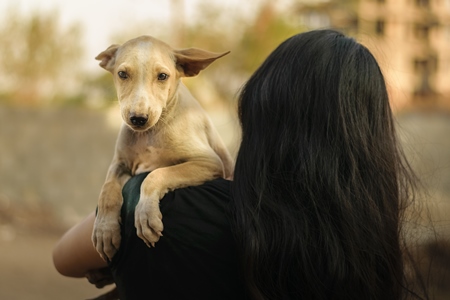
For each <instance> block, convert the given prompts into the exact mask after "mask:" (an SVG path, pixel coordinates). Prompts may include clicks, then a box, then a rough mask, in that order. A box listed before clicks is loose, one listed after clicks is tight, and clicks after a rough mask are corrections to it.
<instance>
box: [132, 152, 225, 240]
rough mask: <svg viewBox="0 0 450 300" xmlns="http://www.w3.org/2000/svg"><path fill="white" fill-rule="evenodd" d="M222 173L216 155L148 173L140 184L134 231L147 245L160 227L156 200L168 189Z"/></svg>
mask: <svg viewBox="0 0 450 300" xmlns="http://www.w3.org/2000/svg"><path fill="white" fill-rule="evenodd" d="M222 174H223V170H222V163H221V161H220V160H218V159H203V160H196V161H188V162H184V163H181V164H178V165H174V166H170V167H165V168H159V169H156V170H154V171H153V172H151V173H150V174H148V175H147V177H146V178H145V179H144V181H143V182H142V184H141V196H140V199H139V203H138V204H137V206H136V209H135V226H136V229H137V235H138V236H139V237H140V238H141V239H142V240H143V241H144V242H145V243H146V244H147V246H153V247H154V246H155V243H156V242H157V241H159V238H160V237H161V236H162V231H163V228H164V227H163V223H162V214H161V211H160V209H159V200H160V199H161V198H162V197H163V196H164V195H165V194H166V193H167V192H169V191H172V190H175V189H177V188H182V187H187V186H195V185H200V184H202V183H204V182H206V181H208V180H212V179H214V178H217V177H220V176H222Z"/></svg>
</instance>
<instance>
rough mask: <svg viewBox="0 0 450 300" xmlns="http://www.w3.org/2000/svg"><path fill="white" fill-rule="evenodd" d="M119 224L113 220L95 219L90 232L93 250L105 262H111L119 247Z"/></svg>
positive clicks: (116, 220)
mask: <svg viewBox="0 0 450 300" xmlns="http://www.w3.org/2000/svg"><path fill="white" fill-rule="evenodd" d="M120 240H121V236H120V224H119V220H118V219H115V218H99V217H98V216H97V218H96V219H95V223H94V230H93V232H92V242H93V244H94V247H95V249H96V250H97V252H98V253H99V254H100V256H101V257H102V258H103V259H104V260H105V261H108V260H109V261H111V260H112V258H113V256H114V255H115V254H116V252H117V250H119V247H120Z"/></svg>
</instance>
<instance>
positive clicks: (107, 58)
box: [95, 45, 120, 72]
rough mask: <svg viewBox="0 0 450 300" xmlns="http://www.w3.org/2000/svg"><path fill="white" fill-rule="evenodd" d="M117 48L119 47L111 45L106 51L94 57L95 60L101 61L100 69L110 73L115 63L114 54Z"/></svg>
mask: <svg viewBox="0 0 450 300" xmlns="http://www.w3.org/2000/svg"><path fill="white" fill-rule="evenodd" d="M119 47H120V45H111V46H109V47H108V49H106V50H105V51H103V52H102V53H100V54H99V55H97V56H96V57H95V59H96V60H101V62H100V63H99V65H100V67H102V68H103V69H105V70H108V71H110V72H112V70H113V69H114V64H115V62H116V52H117V49H119Z"/></svg>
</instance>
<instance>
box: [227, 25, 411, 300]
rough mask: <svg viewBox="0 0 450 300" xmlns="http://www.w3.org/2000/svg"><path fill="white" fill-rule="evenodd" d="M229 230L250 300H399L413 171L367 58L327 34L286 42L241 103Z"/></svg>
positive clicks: (376, 70)
mask: <svg viewBox="0 0 450 300" xmlns="http://www.w3.org/2000/svg"><path fill="white" fill-rule="evenodd" d="M238 113H239V118H240V122H241V126H242V143H241V146H240V149H239V152H238V157H237V162H236V169H235V174H234V183H233V205H234V207H235V210H234V212H233V213H234V218H233V220H232V221H233V224H234V230H235V234H236V237H237V240H238V242H239V249H240V251H241V259H242V270H243V275H244V279H245V282H246V285H247V288H248V290H249V296H250V297H251V298H252V299H277V300H278V299H280V300H281V299H358V300H361V299H365V300H367V299H400V298H401V297H402V295H404V293H403V288H402V286H403V285H404V270H403V269H404V267H403V261H402V246H401V245H402V243H401V238H400V230H401V226H400V225H401V222H400V221H401V216H402V211H403V208H404V206H405V205H406V204H407V201H408V199H409V191H410V183H411V182H412V180H410V179H411V178H412V176H411V172H410V169H409V167H408V165H407V163H406V162H405V160H404V158H403V155H402V152H401V150H400V148H399V145H398V143H397V140H396V133H395V128H394V121H393V116H392V112H391V109H390V105H389V97H388V93H387V90H386V85H385V81H384V78H383V75H382V73H381V70H380V68H379V66H378V64H377V62H376V60H375V58H374V57H373V56H372V54H371V53H370V52H369V51H368V49H367V48H365V47H364V46H363V45H361V44H359V43H358V42H356V41H355V40H354V39H352V38H349V37H346V36H344V35H343V34H341V33H339V32H336V31H334V30H317V31H311V32H307V33H301V34H298V35H295V36H293V37H291V38H289V39H288V40H286V41H285V42H283V43H282V44H281V45H280V46H279V47H278V48H277V49H276V50H275V51H274V52H273V53H272V54H271V55H270V56H269V57H268V58H267V59H266V60H265V62H264V63H263V64H262V65H261V66H260V67H259V69H258V70H257V71H256V72H255V73H254V74H253V76H251V78H250V79H249V80H248V82H247V83H246V84H245V85H244V87H243V89H242V91H241V94H240V97H239V109H238Z"/></svg>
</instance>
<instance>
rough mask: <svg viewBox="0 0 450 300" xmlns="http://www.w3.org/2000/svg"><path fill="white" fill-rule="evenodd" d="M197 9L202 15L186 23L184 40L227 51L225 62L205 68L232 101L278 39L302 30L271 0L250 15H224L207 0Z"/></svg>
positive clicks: (223, 93)
mask: <svg viewBox="0 0 450 300" xmlns="http://www.w3.org/2000/svg"><path fill="white" fill-rule="evenodd" d="M201 11H202V13H201V15H202V18H201V19H200V20H198V21H197V22H196V23H194V24H190V25H189V26H187V29H186V35H187V37H186V39H185V41H186V42H187V43H188V44H189V45H194V46H195V47H202V48H205V49H207V50H211V51H216V52H221V51H226V50H231V54H230V55H229V56H228V57H226V58H225V59H227V62H226V63H222V64H218V65H217V66H215V65H214V64H213V65H212V66H211V67H209V68H208V70H206V71H207V72H209V75H208V79H209V80H212V81H213V85H214V88H215V89H216V90H217V91H218V92H219V94H220V95H221V96H222V98H224V99H228V100H233V98H234V96H235V95H236V92H237V90H238V89H239V88H240V87H241V85H242V84H243V83H244V82H245V80H247V78H248V77H249V76H250V75H251V74H252V73H253V72H254V71H255V70H256V68H257V67H258V66H259V65H260V64H261V63H262V62H263V61H264V59H265V58H266V57H267V56H268V55H269V53H271V52H272V51H273V50H274V49H275V48H276V47H277V46H278V45H279V44H280V43H281V42H282V41H284V40H285V39H287V38H288V37H290V36H292V35H293V34H296V33H299V32H301V31H303V30H304V28H303V27H299V26H298V25H296V24H295V23H294V22H291V20H292V18H293V16H291V15H289V13H288V12H286V11H279V10H277V9H276V7H275V2H274V1H271V0H269V1H264V2H263V3H262V4H261V6H259V7H258V9H257V13H256V15H255V16H254V18H249V17H248V16H244V15H242V14H239V13H235V14H230V13H228V14H226V13H224V12H223V10H222V9H220V8H219V7H214V6H212V5H211V4H210V3H208V4H207V5H205V6H204V7H202V8H201ZM210 69H211V70H210ZM193 88H194V89H195V84H193Z"/></svg>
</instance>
